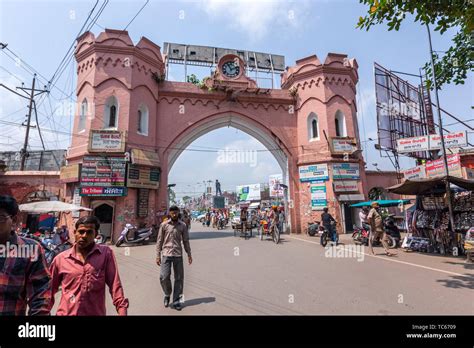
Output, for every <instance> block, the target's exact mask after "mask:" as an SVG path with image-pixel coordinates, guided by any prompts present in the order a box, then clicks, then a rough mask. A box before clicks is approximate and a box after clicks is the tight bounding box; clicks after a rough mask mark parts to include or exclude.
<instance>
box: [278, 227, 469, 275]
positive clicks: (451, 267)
mask: <svg viewBox="0 0 474 348" xmlns="http://www.w3.org/2000/svg"><path fill="white" fill-rule="evenodd" d="M285 236H286V237H287V238H292V239H294V240H299V241H301V242H306V243H314V245H315V247H319V248H321V249H322V247H321V245H320V243H319V235H316V236H314V237H311V236H309V235H307V234H291V235H285ZM339 242H340V245H342V246H348V245H356V244H355V243H354V241H353V240H352V235H351V234H340V235H339ZM390 250H391V251H392V252H396V253H397V255H396V256H393V257H388V256H385V255H384V252H383V248H382V247H374V252H375V255H376V256H372V254H371V253H370V250H369V248H368V247H365V246H363V249H362V252H363V253H364V255H366V256H368V257H376V258H379V259H382V260H388V261H387V262H397V263H402V264H405V265H407V267H418V268H425V269H426V270H427V271H436V272H442V273H447V274H451V275H453V276H455V277H456V276H457V277H462V278H463V279H464V278H465V277H469V278H471V279H472V278H474V264H472V263H465V260H466V256H465V255H462V256H450V255H440V254H428V253H421V252H413V251H405V249H402V248H398V249H390ZM464 280H465V279H464ZM473 281H474V279H473Z"/></svg>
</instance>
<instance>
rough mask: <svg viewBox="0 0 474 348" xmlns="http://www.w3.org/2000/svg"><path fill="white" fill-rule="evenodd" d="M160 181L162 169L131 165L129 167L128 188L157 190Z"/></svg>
mask: <svg viewBox="0 0 474 348" xmlns="http://www.w3.org/2000/svg"><path fill="white" fill-rule="evenodd" d="M159 181H160V168H157V167H145V166H139V165H135V164H130V165H129V167H128V175H127V187H135V188H144V189H145V188H146V189H152V190H157V189H158V187H159Z"/></svg>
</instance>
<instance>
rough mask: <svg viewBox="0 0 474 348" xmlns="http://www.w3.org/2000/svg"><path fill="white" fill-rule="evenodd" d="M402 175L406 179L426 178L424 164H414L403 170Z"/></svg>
mask: <svg viewBox="0 0 474 348" xmlns="http://www.w3.org/2000/svg"><path fill="white" fill-rule="evenodd" d="M403 176H404V177H405V179H407V180H418V179H424V178H426V170H425V166H416V167H414V168H410V169H407V170H405V171H403Z"/></svg>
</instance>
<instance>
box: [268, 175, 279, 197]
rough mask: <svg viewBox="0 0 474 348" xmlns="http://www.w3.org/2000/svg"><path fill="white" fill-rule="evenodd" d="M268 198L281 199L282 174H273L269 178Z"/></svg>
mask: <svg viewBox="0 0 474 348" xmlns="http://www.w3.org/2000/svg"><path fill="white" fill-rule="evenodd" d="M268 182H269V187H270V197H283V187H281V186H280V184H282V183H283V174H274V175H270V176H269V180H268Z"/></svg>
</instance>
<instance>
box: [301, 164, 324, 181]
mask: <svg viewBox="0 0 474 348" xmlns="http://www.w3.org/2000/svg"><path fill="white" fill-rule="evenodd" d="M299 174H300V181H301V182H308V181H326V180H329V173H328V165H327V164H326V163H324V164H312V165H309V166H301V167H299Z"/></svg>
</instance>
